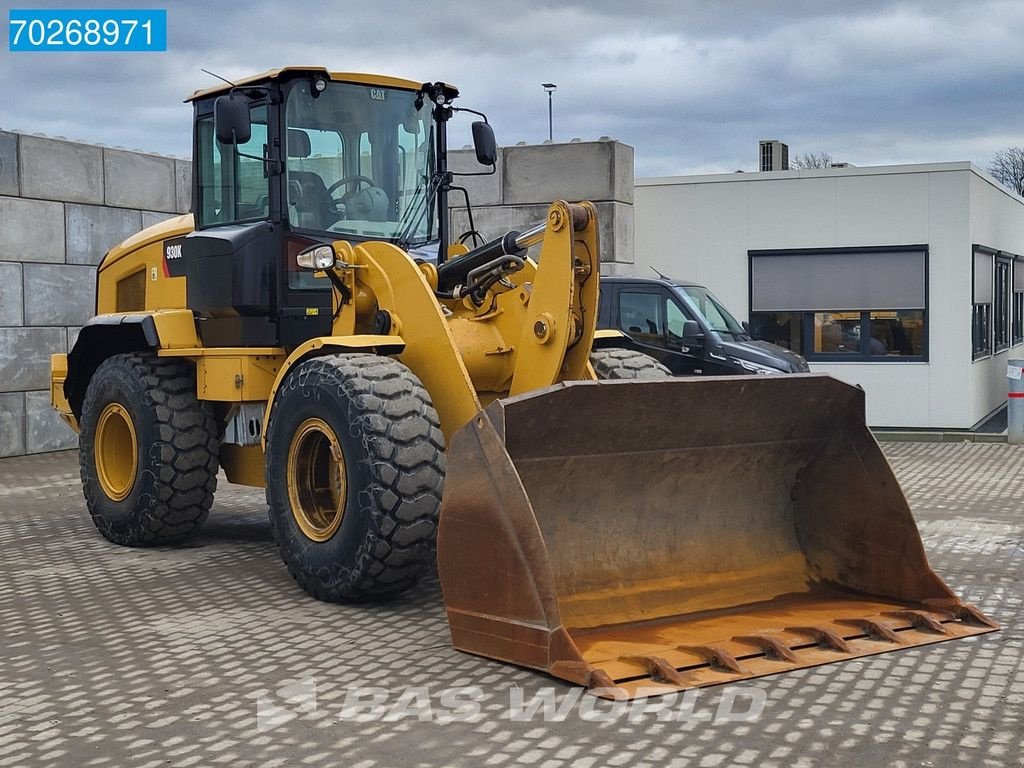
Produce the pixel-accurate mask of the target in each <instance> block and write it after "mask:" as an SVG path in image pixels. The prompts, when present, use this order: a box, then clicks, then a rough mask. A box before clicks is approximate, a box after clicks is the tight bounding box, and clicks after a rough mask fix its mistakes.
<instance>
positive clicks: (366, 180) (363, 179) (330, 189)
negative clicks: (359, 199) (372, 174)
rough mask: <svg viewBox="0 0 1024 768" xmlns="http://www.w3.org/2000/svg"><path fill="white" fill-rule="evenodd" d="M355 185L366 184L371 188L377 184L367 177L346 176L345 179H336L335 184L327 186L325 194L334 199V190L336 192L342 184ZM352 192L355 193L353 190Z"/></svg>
mask: <svg viewBox="0 0 1024 768" xmlns="http://www.w3.org/2000/svg"><path fill="white" fill-rule="evenodd" d="M355 183H360V184H363V183H366V184H369V185H370V186H371V187H375V186H377V184H376V183H375V182H374V180H373V179H371V178H369V177H367V176H346V177H345V178H343V179H338V180H337V181H336V182H334V183H333V184H331V186H329V187H328V188H327V194H328V195H330V196H331V198H333V197H334V194H333V193H334V190H336V189H337V188H338V187H340V186H341V185H342V184H355ZM356 189H359V187H356ZM353 191H355V190H353Z"/></svg>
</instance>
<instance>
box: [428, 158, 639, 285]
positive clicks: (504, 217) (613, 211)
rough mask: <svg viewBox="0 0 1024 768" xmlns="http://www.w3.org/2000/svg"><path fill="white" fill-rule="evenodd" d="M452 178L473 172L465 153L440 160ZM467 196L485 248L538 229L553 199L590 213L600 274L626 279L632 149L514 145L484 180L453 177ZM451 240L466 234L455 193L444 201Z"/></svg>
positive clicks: (465, 219) (463, 212)
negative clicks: (584, 205)
mask: <svg viewBox="0 0 1024 768" xmlns="http://www.w3.org/2000/svg"><path fill="white" fill-rule="evenodd" d="M448 159H449V167H450V168H451V169H452V170H453V171H463V172H470V173H472V172H479V171H481V170H482V168H481V166H480V165H478V164H477V162H476V157H475V155H474V154H473V151H472V150H470V149H461V150H455V151H451V152H449V153H448ZM455 184H456V185H459V186H463V187H465V188H466V189H467V190H468V191H469V196H470V201H471V203H472V206H473V224H474V225H475V227H476V230H477V231H478V232H480V233H481V235H483V237H484V239H485V240H490V239H492V238H495V237H498V236H500V235H502V234H504V233H505V232H507V231H509V230H510V229H523V228H525V227H527V226H529V225H530V224H534V223H536V222H539V221H543V220H544V217H545V215H546V213H547V207H548V205H549V204H550V203H551V201H552V200H557V199H559V198H561V199H563V200H569V201H578V200H590V201H591V202H593V203H595V204H596V206H597V213H598V225H599V234H600V247H601V272H602V273H604V274H631V273H632V272H633V269H634V267H633V260H634V257H633V148H632V147H630V146H629V145H627V144H622V143H620V142H618V141H614V140H612V139H606V138H602V139H600V140H599V141H578V140H575V139H574V140H573V141H571V142H569V143H565V144H548V143H545V144H529V145H527V144H522V145H516V146H514V147H502V148H500V149H499V151H498V163H497V170H496V172H495V173H494V174H493V175H490V176H456V177H455ZM449 201H450V205H451V207H452V211H451V222H452V234H453V238H457V237H458V236H459V235H461V234H462V233H463V232H466V231H467V230H468V229H469V216H468V215H467V212H466V208H465V198H464V197H463V196H462V193H461V192H453V193H452V194H451V196H450V198H449Z"/></svg>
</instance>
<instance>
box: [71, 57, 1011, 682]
mask: <svg viewBox="0 0 1024 768" xmlns="http://www.w3.org/2000/svg"><path fill="white" fill-rule="evenodd" d="M457 95H458V92H457V90H456V89H455V88H453V87H452V86H450V85H447V84H445V83H418V82H412V81H407V80H401V79H396V78H391V77H382V76H371V75H363V74H345V73H335V72H329V71H327V70H325V69H311V68H287V69H280V70H275V71H272V72H268V73H265V74H263V75H259V76H256V77H252V78H249V79H246V80H243V81H240V82H238V83H231V84H227V85H224V86H221V87H218V88H213V89H210V90H205V91H200V92H197V93H195V94H194V95H193V96H192V97H191V102H192V104H193V106H194V110H195V113H194V114H195V116H194V129H195V130H194V138H195V143H194V154H193V157H194V161H193V190H192V200H193V205H192V214H190V215H187V216H182V217H180V218H177V219H173V220H170V221H167V222H164V223H162V224H159V225H157V226H154V227H151V228H149V229H147V230H145V231H143V232H141V233H139V234H137V235H135V236H134V237H132V238H130V239H128V240H127V241H125V242H124V243H122V244H120V245H118V246H116V247H115V248H113V249H112V250H111V251H110V252H109V253H108V254H107V255H106V257H105V258H104V260H103V262H102V264H101V265H100V267H99V277H98V281H97V300H96V304H97V314H96V317H95V318H93V320H92V321H90V322H89V323H88V324H87V325H86V326H85V327H84V328H83V329H82V332H81V334H80V335H79V337H78V340H77V342H76V344H75V346H74V348H73V349H72V350H71V352H70V354H68V355H56V356H54V358H53V361H52V399H53V404H54V407H55V408H56V409H57V410H58V411H59V412H60V414H61V415H62V416H63V417H64V419H65V420H67V422H68V423H69V424H70V425H71V426H72V427H73V428H75V429H77V430H78V431H79V433H80V461H81V472H82V482H83V486H84V492H85V498H86V504H87V506H88V509H89V512H90V514H91V515H92V518H93V520H94V521H95V523H96V526H97V528H98V529H99V530H100V532H101V533H102V534H103V535H104V536H106V537H107V538H108V539H110V540H111V541H113V542H115V543H118V544H123V545H128V546H145V545H154V544H167V543H172V542H175V541H179V540H181V539H183V538H185V537H186V536H188V535H189V534H191V533H193V532H194V531H195V530H196V528H197V527H198V526H200V525H201V524H202V522H203V520H204V519H205V518H206V516H207V514H208V512H209V510H210V506H211V504H212V501H213V496H214V492H215V489H216V483H217V475H218V472H219V470H223V471H224V472H225V474H226V476H227V478H228V480H229V481H231V482H235V483H243V484H248V485H251V486H256V487H264V488H265V489H266V499H267V504H268V506H269V514H270V523H271V526H272V529H273V532H274V537H275V539H276V541H277V544H278V547H279V549H280V553H281V556H282V559H283V560H284V562H285V564H286V565H287V567H288V569H289V571H290V572H291V573H292V575H293V576H294V578H295V580H296V581H297V582H298V583H299V584H300V585H301V586H302V587H303V589H305V590H306V591H307V592H309V593H310V594H311V595H313V596H315V597H317V598H320V599H323V600H330V601H360V600H378V599H384V598H388V597H391V596H394V595H396V594H398V593H400V592H402V591H403V590H405V589H407V588H408V587H409V586H410V585H412V584H413V583H414V582H415V581H416V579H417V578H418V577H420V576H421V575H422V574H423V573H424V572H425V571H426V570H427V569H428V568H430V567H431V565H432V563H433V562H434V559H435V556H436V558H437V565H438V571H439V574H440V577H441V584H442V589H443V592H444V600H445V606H446V609H447V612H448V617H449V622H450V626H451V632H452V639H453V642H454V644H455V646H456V647H458V648H460V649H462V650H465V651H469V652H471V653H477V654H482V655H485V656H489V657H493V658H495V659H500V660H505V661H509V662H513V663H516V664H521V665H526V666H529V667H533V668H536V669H539V670H544V671H547V672H549V673H550V674H552V675H556V676H558V677H561V678H564V679H566V680H570V681H573V682H575V683H578V684H581V685H586V686H588V687H589V688H591V689H592V690H593V691H594V692H595V693H597V694H599V695H610V696H641V695H649V694H651V693H659V692H667V691H674V690H680V689H683V688H688V687H692V686H700V685H708V684H713V683H720V682H726V681H730V680H738V679H744V678H747V677H752V676H757V675H766V674H771V673H774V672H780V671H786V670H790V669H796V668H800V667H806V666H811V665H816V664H824V663H828V662H832V661H838V660H842V659H849V658H852V657H857V656H863V655H867V654H873V653H880V652H884V651H888V650H892V649H898V648H904V647H909V646H915V645H920V644H925V643H932V642H936V641H939V640H946V639H951V638H957V637H964V636H967V635H973V634H978V633H981V632H988V631H991V630H992V629H994V628H995V625H994V624H993V623H992V622H991V621H990V620H989V619H987V618H986V617H984V616H983V615H982V614H980V613H979V612H978V611H977V610H975V609H973V608H971V607H970V606H968V605H966V604H964V603H962V602H960V601H959V600H958V599H957V598H956V597H955V596H954V595H953V593H952V592H951V591H950V590H949V589H948V588H947V587H946V586H945V584H944V583H943V582H942V581H941V580H940V579H939V578H938V577H937V576H936V575H935V574H934V573H933V572H932V571H931V569H930V568H929V567H928V563H927V560H926V558H925V554H924V550H923V548H922V546H921V540H920V538H919V536H918V533H917V530H916V527H915V525H914V521H913V519H912V517H911V514H910V510H909V508H908V506H907V503H906V500H905V499H904V497H903V494H902V493H901V491H900V488H899V486H898V484H897V482H896V480H895V478H894V476H893V474H892V472H891V470H890V468H889V466H888V465H887V463H886V462H885V460H884V458H883V456H882V454H881V452H880V451H879V449H878V446H877V444H876V443H875V441H874V440H873V438H872V437H871V435H870V433H869V432H868V431H867V429H866V427H865V425H864V403H863V396H862V393H861V392H860V391H859V390H858V389H856V388H853V387H849V386H847V385H845V384H841V383H839V382H837V381H834V380H832V379H830V378H828V377H821V376H811V375H796V376H786V377H770V376H764V377H737V378H713V379H703V378H701V379H691V380H683V379H671V378H669V377H668V375H667V371H666V370H665V369H664V368H663V367H661V366H660V365H659V364H657V363H656V362H654V361H653V360H651V359H650V358H647V357H645V356H643V355H642V354H639V353H637V352H633V351H630V350H629V349H623V348H622V347H623V343H624V342H623V339H622V338H618V337H615V334H608V333H603V334H601V333H597V332H595V321H596V309H597V306H598V285H599V263H598V243H597V220H596V212H595V208H594V206H593V205H591V204H590V203H586V202H583V203H577V204H570V203H567V202H563V201H555V202H553V203H552V204H551V206H550V208H549V209H548V213H547V217H546V220H545V221H542V222H540V223H538V224H537V225H535V226H532V227H529V228H527V229H525V230H523V231H519V232H509V233H506V234H505V235H503V236H502V237H499V238H497V239H496V240H493V241H490V242H486V243H482V244H481V243H474V246H475V247H473V248H472V249H470V248H469V247H467V246H463V245H459V244H458V243H453V240H455V238H452V237H451V236H450V233H449V231H448V230H449V225H448V197H449V193H450V192H451V191H452V190H453V189H458V188H457V187H456V186H455V185H454V183H453V174H452V173H451V172H450V171H449V170H448V167H447V146H446V145H447V139H446V129H447V123H448V121H449V120H450V119H451V118H452V117H453V116H455V114H456V113H457V112H459V111H462V110H460V108H458V107H455V106H454V105H453V100H454V99H455V97H456V96H457ZM465 111H468V112H472V110H465ZM473 114H477V115H479V113H473ZM480 116H481V117H482V115H480ZM472 129H473V136H474V144H475V148H476V155H477V159H478V160H479V161H480V163H481V164H482V166H484V167H486V166H492V170H493V165H494V163H495V159H496V150H495V144H494V135H493V133H492V131H491V129H490V126H489V125H488V124H487V122H486V118H483V119H482V120H478V121H477V122H475V123H473V125H472ZM482 172H486V171H482ZM467 202H468V201H467ZM471 228H472V225H471ZM530 247H539V257H538V258H537V259H533V258H530V257H529V256H528V253H527V251H528V249H529V248H530ZM599 379H606V380H599ZM607 379H618V381H610V380H607ZM435 549H436V552H435Z"/></svg>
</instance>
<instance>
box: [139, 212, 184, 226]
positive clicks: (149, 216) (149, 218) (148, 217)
mask: <svg viewBox="0 0 1024 768" xmlns="http://www.w3.org/2000/svg"><path fill="white" fill-rule="evenodd" d="M177 215H178V214H176V213H158V212H156V211H143V212H142V228H143V229H146V228H147V227H152V226H153V225H154V224H159V223H160V222H161V221H167V219H173V218H174V217H175V216H177Z"/></svg>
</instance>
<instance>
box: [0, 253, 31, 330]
mask: <svg viewBox="0 0 1024 768" xmlns="http://www.w3.org/2000/svg"><path fill="white" fill-rule="evenodd" d="M23 305H24V294H23V293H22V290H21V264H2V263H0V326H5V325H24V324H25V314H24V312H23V311H22V307H23Z"/></svg>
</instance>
